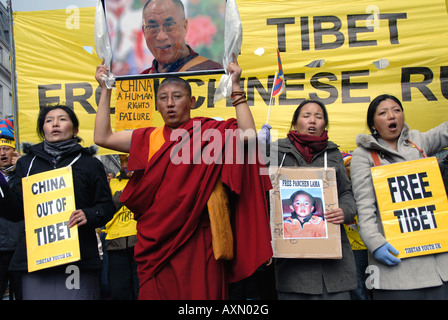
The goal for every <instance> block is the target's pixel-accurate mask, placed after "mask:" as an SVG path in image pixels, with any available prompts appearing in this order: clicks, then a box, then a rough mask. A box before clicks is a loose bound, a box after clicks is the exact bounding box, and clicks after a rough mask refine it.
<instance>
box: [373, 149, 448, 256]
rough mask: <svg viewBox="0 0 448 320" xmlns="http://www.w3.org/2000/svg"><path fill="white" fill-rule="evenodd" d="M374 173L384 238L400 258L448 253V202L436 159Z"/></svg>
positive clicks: (376, 170)
mask: <svg viewBox="0 0 448 320" xmlns="http://www.w3.org/2000/svg"><path fill="white" fill-rule="evenodd" d="M371 171H372V179H373V184H374V186H375V193H376V199H377V202H378V208H379V210H380V215H381V220H382V223H383V228H384V233H385V237H386V239H387V241H389V242H390V244H391V245H392V246H394V247H395V248H396V249H397V250H398V251H399V252H400V253H399V255H398V257H399V258H408V257H413V256H418V255H425V254H433V253H440V252H445V251H448V200H447V197H446V193H445V187H444V184H443V180H442V177H441V174H440V169H439V165H438V163H437V159H436V158H434V157H431V158H425V159H420V160H415V161H407V162H400V163H395V164H390V165H385V166H378V167H373V168H371Z"/></svg>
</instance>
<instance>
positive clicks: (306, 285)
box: [271, 138, 357, 294]
mask: <svg viewBox="0 0 448 320" xmlns="http://www.w3.org/2000/svg"><path fill="white" fill-rule="evenodd" d="M272 151H273V152H272V153H271V157H275V159H271V163H272V162H273V161H274V160H278V161H279V162H278V164H280V163H281V161H282V159H283V155H285V154H286V156H285V160H284V162H283V166H288V167H291V166H292V167H294V166H300V167H324V153H325V151H326V152H327V165H328V167H334V168H335V169H336V179H337V185H338V198H339V207H340V208H341V209H342V210H343V211H344V214H345V222H346V223H349V222H352V221H353V219H354V217H355V214H356V204H355V200H354V197H353V193H352V189H351V183H350V179H349V177H348V174H347V171H346V169H345V166H344V161H343V159H342V155H341V152H340V151H339V149H338V147H337V145H336V144H334V143H333V142H331V141H329V142H328V146H327V148H326V149H325V150H323V151H321V152H320V153H319V154H317V155H315V156H314V158H313V160H312V161H311V163H310V164H308V163H307V162H306V161H305V159H304V158H303V157H302V155H301V154H300V153H299V151H298V150H297V148H296V147H295V146H294V145H293V144H292V143H291V141H290V140H289V139H288V138H285V139H280V140H278V142H275V143H274V145H273V146H272ZM277 157H278V158H277ZM341 240H342V259H334V260H333V259H275V275H276V279H277V280H276V288H277V290H278V291H283V292H297V293H305V294H322V293H323V292H322V288H323V285H324V284H325V287H326V289H327V291H328V292H329V293H334V292H341V291H348V290H352V289H355V288H356V286H357V280H356V279H357V278H356V266H355V260H354V256H353V252H352V248H351V246H350V242H349V241H348V238H347V236H346V234H345V230H344V227H343V226H342V225H341Z"/></svg>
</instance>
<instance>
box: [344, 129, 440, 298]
mask: <svg viewBox="0 0 448 320" xmlns="http://www.w3.org/2000/svg"><path fill="white" fill-rule="evenodd" d="M408 139H409V140H411V141H412V142H414V143H415V144H416V145H417V146H418V147H419V148H420V149H423V151H424V152H425V153H426V155H427V156H431V155H434V154H436V153H437V152H439V151H441V150H442V149H443V148H445V147H447V146H448V122H445V123H442V124H441V125H439V126H438V127H436V128H434V129H431V130H429V131H427V132H424V133H422V132H419V131H417V130H410V129H409V126H408V125H406V124H405V126H404V128H403V130H402V133H401V135H400V137H399V140H398V147H397V150H398V151H395V150H393V149H391V148H390V147H388V146H387V144H386V143H385V142H384V141H383V140H382V139H380V138H379V139H378V140H377V139H375V138H374V137H373V136H372V135H367V134H360V135H358V136H357V137H356V144H357V146H358V148H357V149H356V150H355V151H354V152H353V158H352V162H351V169H350V170H351V178H352V185H353V192H354V195H355V199H356V204H357V208H358V218H359V228H360V235H361V238H362V240H363V242H364V244H365V245H366V246H367V249H368V250H369V252H370V253H372V252H374V251H375V250H376V249H378V248H379V247H380V246H382V245H383V244H385V243H386V242H387V241H386V239H385V237H384V231H383V228H382V223H381V219H380V216H379V215H378V214H377V212H378V209H377V203H376V198H375V191H374V187H373V183H372V177H371V173H370V168H371V167H373V166H374V165H373V159H372V156H371V154H370V149H374V150H377V152H378V153H379V155H380V161H381V164H382V165H386V164H391V163H396V162H403V161H410V160H417V159H420V158H422V155H421V154H420V151H418V149H417V148H415V147H414V146H413V145H412V144H411V143H410V142H409V141H407V140H408ZM369 262H370V265H375V266H377V267H378V268H379V270H378V271H379V272H378V273H377V275H378V278H377V279H374V281H375V286H374V288H376V289H390V290H394V289H395V290H408V289H417V288H425V287H432V286H438V285H441V284H442V281H448V253H440V254H435V255H426V256H419V257H412V258H406V259H402V260H401V262H400V263H399V264H398V265H396V266H386V265H385V264H383V263H381V262H379V261H377V260H375V259H374V258H373V256H372V255H371V254H369Z"/></svg>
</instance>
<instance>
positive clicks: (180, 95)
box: [157, 93, 188, 103]
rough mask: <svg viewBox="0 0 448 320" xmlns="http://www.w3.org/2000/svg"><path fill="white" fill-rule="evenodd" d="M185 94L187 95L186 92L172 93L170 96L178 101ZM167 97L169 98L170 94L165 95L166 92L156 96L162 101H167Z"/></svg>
mask: <svg viewBox="0 0 448 320" xmlns="http://www.w3.org/2000/svg"><path fill="white" fill-rule="evenodd" d="M185 96H188V94H186V93H173V95H172V96H171V99H173V100H174V101H180V100H182V98H183V97H185ZM169 98H170V96H169V95H167V94H161V95H159V96H157V100H158V101H160V102H162V103H167V102H168V99H169Z"/></svg>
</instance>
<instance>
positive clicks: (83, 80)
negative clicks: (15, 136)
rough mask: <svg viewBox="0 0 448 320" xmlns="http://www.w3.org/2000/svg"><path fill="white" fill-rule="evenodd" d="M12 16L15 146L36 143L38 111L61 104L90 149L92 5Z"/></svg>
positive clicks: (94, 88) (94, 102) (93, 85)
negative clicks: (73, 115) (71, 114)
mask: <svg viewBox="0 0 448 320" xmlns="http://www.w3.org/2000/svg"><path fill="white" fill-rule="evenodd" d="M13 18H14V25H13V27H14V28H13V31H14V42H15V50H16V70H17V96H18V107H19V110H18V117H19V119H18V124H19V131H18V133H19V139H20V142H30V143H37V142H40V141H39V140H38V137H37V135H36V123H37V116H38V113H39V109H40V108H41V107H44V106H46V105H47V104H55V103H63V104H67V105H68V106H69V107H71V108H73V110H74V111H75V113H76V115H77V116H78V118H79V122H80V127H79V129H80V131H79V134H78V136H79V137H80V138H82V139H83V141H82V143H83V144H84V146H85V147H89V146H91V145H93V129H94V123H95V114H96V109H97V101H98V99H99V96H98V94H99V92H98V91H97V90H98V83H97V81H96V80H95V69H96V66H97V65H99V64H101V60H100V59H99V58H98V56H97V54H96V52H95V50H94V47H95V37H94V26H95V7H88V8H78V7H76V6H73V7H72V8H67V10H65V9H64V10H43V11H29V12H27V11H24V12H14V15H13ZM111 120H112V123H113V124H114V121H115V119H111ZM100 151H101V152H99V153H103V154H104V150H100Z"/></svg>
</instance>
